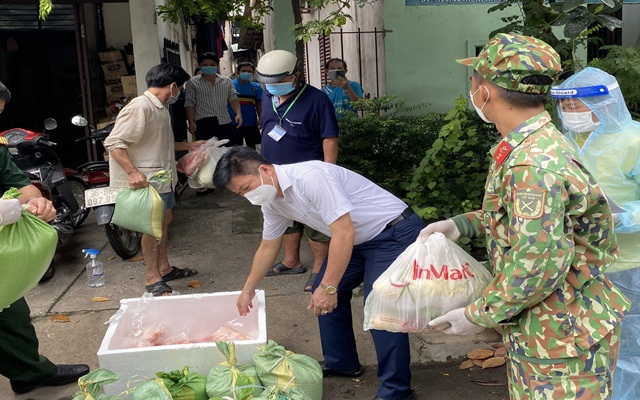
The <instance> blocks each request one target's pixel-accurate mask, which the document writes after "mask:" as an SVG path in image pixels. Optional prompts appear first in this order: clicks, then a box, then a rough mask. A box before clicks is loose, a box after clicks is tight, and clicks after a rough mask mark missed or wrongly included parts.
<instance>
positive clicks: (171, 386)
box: [156, 367, 209, 400]
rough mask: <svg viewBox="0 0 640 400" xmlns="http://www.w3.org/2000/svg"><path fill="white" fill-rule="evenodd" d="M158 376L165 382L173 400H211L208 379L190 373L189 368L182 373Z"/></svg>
mask: <svg viewBox="0 0 640 400" xmlns="http://www.w3.org/2000/svg"><path fill="white" fill-rule="evenodd" d="M156 376H157V377H158V378H160V379H161V380H162V381H163V382H164V385H165V386H166V387H167V389H168V390H169V393H171V397H173V400H209V396H208V395H207V377H206V376H204V375H202V374H199V373H197V372H189V367H184V368H183V369H182V371H179V370H176V371H171V372H158V373H156Z"/></svg>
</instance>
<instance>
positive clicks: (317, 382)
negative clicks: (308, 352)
mask: <svg viewBox="0 0 640 400" xmlns="http://www.w3.org/2000/svg"><path fill="white" fill-rule="evenodd" d="M253 363H254V364H255V366H256V372H257V373H258V378H260V381H261V382H262V384H263V385H264V386H266V387H269V386H277V387H278V388H279V389H281V390H292V389H293V388H294V387H295V388H297V389H300V390H302V391H303V392H304V393H305V394H306V395H307V396H309V398H310V399H311V400H322V368H320V364H318V362H317V361H316V360H314V359H313V358H311V357H309V356H305V355H304V354H296V353H294V352H292V351H289V350H286V349H285V348H284V347H282V346H280V345H278V343H276V342H274V341H273V340H269V342H268V343H267V345H266V346H263V347H262V348H261V349H260V351H259V352H258V353H257V354H255V355H254V356H253Z"/></svg>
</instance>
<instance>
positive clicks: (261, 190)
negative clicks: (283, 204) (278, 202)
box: [244, 171, 278, 206]
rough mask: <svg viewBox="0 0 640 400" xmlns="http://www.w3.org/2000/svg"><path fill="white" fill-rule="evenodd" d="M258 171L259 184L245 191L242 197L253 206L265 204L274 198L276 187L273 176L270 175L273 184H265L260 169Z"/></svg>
mask: <svg viewBox="0 0 640 400" xmlns="http://www.w3.org/2000/svg"><path fill="white" fill-rule="evenodd" d="M258 173H259V174H260V186H258V187H257V188H255V189H253V190H250V191H248V192H247V193H245V194H244V197H245V198H246V199H247V200H249V202H251V204H253V205H254V206H266V205H269V204H271V202H272V201H273V199H275V198H276V195H277V194H278V189H276V186H275V184H276V183H275V182H274V181H273V177H271V182H272V183H273V186H272V185H265V184H264V181H263V180H262V173H260V171H258Z"/></svg>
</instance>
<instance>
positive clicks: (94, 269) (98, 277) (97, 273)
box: [82, 249, 104, 287]
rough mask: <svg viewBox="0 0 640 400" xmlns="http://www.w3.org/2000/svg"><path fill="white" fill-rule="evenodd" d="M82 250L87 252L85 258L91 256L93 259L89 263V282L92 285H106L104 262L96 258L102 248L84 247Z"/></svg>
mask: <svg viewBox="0 0 640 400" xmlns="http://www.w3.org/2000/svg"><path fill="white" fill-rule="evenodd" d="M82 252H83V253H85V255H84V258H87V256H90V257H91V261H90V262H89V263H88V264H87V283H88V284H89V286H90V287H98V286H102V285H104V264H103V263H102V261H98V260H97V259H96V257H97V256H98V254H100V250H98V249H83V250H82Z"/></svg>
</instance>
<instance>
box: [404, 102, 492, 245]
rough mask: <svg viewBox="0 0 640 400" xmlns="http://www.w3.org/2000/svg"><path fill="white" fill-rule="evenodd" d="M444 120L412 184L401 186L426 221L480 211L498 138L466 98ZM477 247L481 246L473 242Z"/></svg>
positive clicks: (456, 104) (408, 199)
mask: <svg viewBox="0 0 640 400" xmlns="http://www.w3.org/2000/svg"><path fill="white" fill-rule="evenodd" d="M444 119H445V122H446V125H444V126H443V127H442V129H441V130H440V133H439V135H438V138H437V139H436V140H435V141H434V142H433V145H432V146H431V148H429V149H428V150H427V152H426V154H425V156H424V158H423V159H422V161H421V162H420V165H419V166H418V168H417V169H416V170H415V172H414V174H413V178H412V179H411V181H410V183H407V184H404V185H402V187H403V188H404V189H406V199H405V201H406V202H407V204H409V205H410V206H411V207H412V208H413V209H414V211H416V213H417V214H418V215H420V216H421V217H422V218H423V219H424V220H426V221H430V220H439V219H446V218H449V217H452V216H454V215H458V214H462V213H465V212H469V211H475V210H479V209H480V208H481V205H482V196H483V195H484V184H485V181H486V178H487V173H488V170H489V158H488V151H489V149H490V148H491V146H492V145H493V144H495V143H496V141H497V138H498V137H499V135H498V133H497V132H496V131H495V129H494V127H493V125H489V124H485V123H484V122H483V121H482V120H480V119H479V118H478V117H477V115H476V114H475V113H474V112H473V111H470V110H469V109H468V108H467V99H466V98H464V97H462V96H461V97H458V98H457V99H456V100H455V107H454V108H453V110H451V111H450V112H449V114H448V115H447V116H446V117H445V118H444ZM468 242H469V241H468V240H466V241H462V242H461V243H462V244H465V243H468ZM474 247H482V244H481V243H480V242H474ZM467 249H468V248H467Z"/></svg>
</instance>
